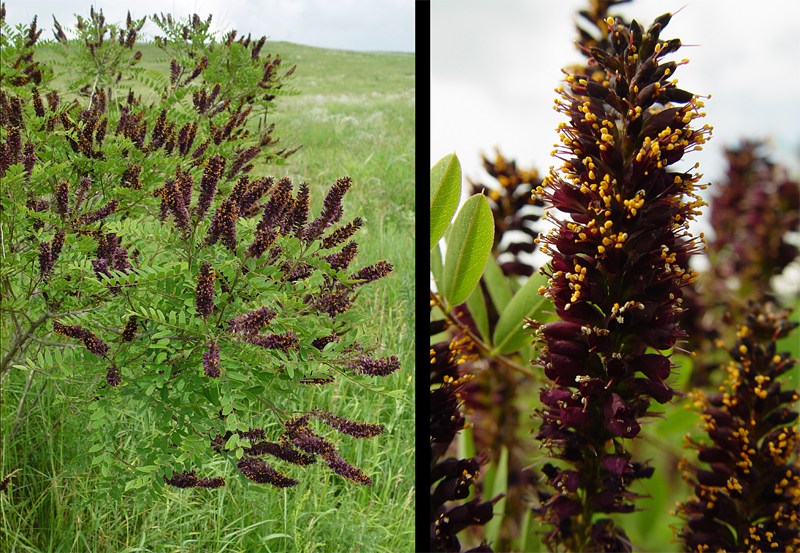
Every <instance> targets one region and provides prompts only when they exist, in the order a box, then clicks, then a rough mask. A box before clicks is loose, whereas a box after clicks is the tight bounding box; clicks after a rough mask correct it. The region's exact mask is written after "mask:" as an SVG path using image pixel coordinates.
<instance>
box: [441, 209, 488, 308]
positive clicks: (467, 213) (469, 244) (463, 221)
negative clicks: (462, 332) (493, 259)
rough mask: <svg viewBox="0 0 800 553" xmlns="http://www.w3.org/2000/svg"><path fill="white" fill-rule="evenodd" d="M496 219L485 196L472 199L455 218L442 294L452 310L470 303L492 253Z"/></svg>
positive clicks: (449, 240) (445, 263)
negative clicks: (462, 303) (465, 302)
mask: <svg viewBox="0 0 800 553" xmlns="http://www.w3.org/2000/svg"><path fill="white" fill-rule="evenodd" d="M493 241H494V217H493V216H492V208H490V207H489V202H488V201H486V198H485V197H484V196H483V195H482V194H475V195H474V196H472V197H471V198H469V199H468V200H467V201H466V202H465V203H464V205H463V206H461V210H460V211H459V212H458V215H457V216H456V220H455V222H454V223H453V227H452V230H451V231H450V238H449V239H448V241H447V253H446V254H445V260H444V278H443V282H442V285H441V289H440V291H441V292H442V294H443V295H444V298H445V300H447V304H448V306H449V307H452V306H454V305H458V304H460V303H461V302H463V301H464V300H465V299H467V298H468V297H469V295H470V293H471V292H472V289H473V288H475V285H476V284H477V283H478V280H479V279H480V278H481V274H482V273H483V268H484V267H485V266H486V259H487V258H488V257H489V252H491V251H492V242H493Z"/></svg>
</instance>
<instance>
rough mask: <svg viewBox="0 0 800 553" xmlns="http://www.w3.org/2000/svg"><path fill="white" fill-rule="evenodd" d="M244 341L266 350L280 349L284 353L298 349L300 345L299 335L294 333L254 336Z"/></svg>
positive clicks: (246, 337)
mask: <svg viewBox="0 0 800 553" xmlns="http://www.w3.org/2000/svg"><path fill="white" fill-rule="evenodd" d="M242 341H243V342H247V343H249V344H253V345H256V346H260V347H262V348H266V349H280V350H283V351H287V350H290V349H297V346H298V345H299V344H300V340H299V339H298V338H297V335H296V334H295V333H294V332H292V331H289V332H287V333H286V334H254V335H251V336H245V337H243V338H242Z"/></svg>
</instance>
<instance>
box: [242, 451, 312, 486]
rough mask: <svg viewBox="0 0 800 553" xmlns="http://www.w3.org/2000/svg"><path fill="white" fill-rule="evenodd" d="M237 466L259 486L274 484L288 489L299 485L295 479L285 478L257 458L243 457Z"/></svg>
mask: <svg viewBox="0 0 800 553" xmlns="http://www.w3.org/2000/svg"><path fill="white" fill-rule="evenodd" d="M236 466H237V467H239V470H240V471H242V474H244V475H245V476H246V477H247V478H248V479H249V480H252V481H253V482H255V483H257V484H272V485H273V486H275V487H276V488H288V487H291V486H296V485H297V484H299V482H298V481H297V480H295V479H294V478H289V477H288V476H284V475H283V474H281V473H279V472H278V471H277V470H275V469H274V468H272V467H271V466H269V465H268V464H267V463H265V462H264V461H262V460H261V459H259V458H257V457H248V456H245V457H242V458H241V459H240V460H239V463H238V464H237V465H236Z"/></svg>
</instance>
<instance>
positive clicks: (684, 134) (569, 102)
mask: <svg viewBox="0 0 800 553" xmlns="http://www.w3.org/2000/svg"><path fill="white" fill-rule="evenodd" d="M670 17H671V14H665V15H662V16H661V17H659V18H657V19H656V21H655V23H653V24H652V25H651V26H650V27H649V28H648V29H647V30H644V29H642V27H641V26H640V25H639V24H638V23H637V22H635V21H633V22H631V24H630V26H627V25H623V24H620V22H619V21H618V20H617V21H615V20H614V19H613V18H608V20H607V21H606V22H605V23H606V24H607V26H608V29H609V36H608V42H607V44H609V47H608V49H606V50H603V49H600V48H597V47H591V48H589V49H588V52H587V54H590V60H589V66H590V67H592V68H593V69H594V72H593V75H592V77H588V76H585V75H574V74H567V77H566V79H565V80H566V86H565V87H560V88H559V89H558V90H557V92H558V93H559V94H560V99H558V100H556V110H557V111H559V112H561V113H563V114H564V115H565V116H566V117H567V121H566V122H565V123H562V124H560V125H559V129H558V130H559V133H560V138H561V146H560V147H558V149H557V150H556V151H555V152H554V155H555V156H556V157H558V158H560V159H562V160H563V161H564V163H563V165H562V166H561V167H560V169H559V170H558V171H556V170H551V174H550V175H549V176H548V177H547V178H546V179H545V181H544V183H543V185H542V186H540V187H538V188H537V189H536V190H535V196H536V197H537V198H540V199H543V200H544V201H545V203H546V204H547V205H549V206H550V207H552V208H555V209H554V210H553V209H551V210H549V211H547V212H546V213H545V218H546V219H548V220H549V221H550V222H551V223H552V224H553V225H554V229H553V230H551V231H550V232H548V233H547V234H545V235H540V236H539V238H537V239H536V242H537V243H539V244H540V248H541V250H542V251H543V252H545V253H547V254H548V255H550V256H551V258H552V259H551V262H550V264H549V265H548V266H547V268H546V269H542V270H541V272H542V273H543V274H546V275H547V276H548V277H549V280H548V283H547V286H543V287H542V288H541V289H540V290H539V293H540V294H543V295H544V296H545V297H547V298H548V299H550V300H552V302H553V304H554V307H555V310H556V313H557V314H558V316H559V317H560V318H561V321H558V322H553V323H549V324H545V325H540V324H538V323H535V322H532V321H531V322H529V327H530V328H533V329H535V330H536V339H537V341H538V342H540V343H541V344H542V345H541V350H540V356H539V359H538V361H537V364H538V365H540V366H541V367H542V369H543V370H544V374H545V376H546V377H547V378H548V379H550V380H551V381H552V382H553V385H552V386H551V387H549V388H548V389H545V390H543V391H542V393H541V395H540V398H541V402H542V406H541V407H540V408H539V409H538V410H537V415H538V417H539V418H540V419H541V420H542V424H541V427H540V429H539V432H538V433H537V435H536V438H537V439H538V440H540V441H541V442H542V446H543V447H544V448H545V449H546V450H547V451H548V452H549V455H550V456H551V457H553V458H555V459H560V460H562V461H563V462H564V463H566V464H568V465H571V468H570V469H569V470H567V469H563V468H559V467H555V466H553V465H549V467H550V468H549V469H548V470H549V471H550V472H551V474H547V477H548V478H547V480H548V482H550V484H551V485H553V486H554V487H555V488H556V490H557V493H555V494H553V495H549V494H544V495H542V497H541V498H540V499H541V501H540V506H539V507H538V508H536V509H534V511H535V512H536V514H537V515H538V517H539V518H540V520H541V521H542V522H544V523H547V524H550V525H551V528H552V529H551V530H550V531H549V532H548V533H547V534H546V536H545V543H546V544H547V545H548V546H549V547H551V548H557V547H566V548H567V549H572V550H579V551H585V550H593V551H594V550H608V549H607V548H608V547H616V548H618V549H615V550H630V544H629V542H628V541H627V537H626V536H625V534H624V532H622V531H621V530H618V529H616V528H615V526H614V523H613V522H612V521H611V520H610V519H596V518H594V516H593V515H594V514H596V513H623V512H630V511H632V510H633V509H634V505H633V503H632V502H631V500H633V499H635V498H636V497H637V496H636V494H634V493H632V492H629V491H627V488H628V486H629V485H630V484H631V482H632V481H633V480H635V479H637V478H647V477H649V476H650V474H651V472H652V471H651V470H646V469H643V468H642V467H641V465H639V464H637V463H635V462H632V461H631V457H632V455H631V453H630V452H629V451H627V450H626V447H625V440H626V439H632V438H635V437H637V436H638V435H639V432H640V430H641V424H640V422H639V420H640V419H641V418H642V417H644V416H648V415H650V413H649V408H650V405H651V402H652V400H655V401H657V402H659V403H666V402H668V401H670V400H671V399H672V397H673V396H676V395H679V394H678V392H676V391H675V390H673V389H672V388H670V386H669V384H667V383H666V381H667V379H668V378H669V376H670V374H671V372H672V369H673V368H674V366H673V364H672V363H671V361H670V359H669V357H668V356H664V355H663V354H660V353H656V354H653V353H649V354H648V353H646V351H647V348H648V347H650V348H652V349H654V350H661V351H663V350H667V349H670V348H672V347H673V346H675V344H676V342H677V341H678V340H679V339H680V338H682V337H684V336H685V334H684V333H683V332H682V331H681V330H680V329H679V327H678V324H677V316H678V315H679V314H680V313H681V312H682V309H681V301H682V300H681V296H682V291H681V288H683V287H684V286H686V285H687V284H689V283H692V282H694V279H695V277H696V276H697V275H696V273H693V272H691V269H690V268H689V266H688V258H689V256H691V255H692V254H695V253H698V252H700V251H702V250H703V242H704V241H703V240H702V238H701V239H695V238H692V237H691V236H690V235H689V231H688V222H689V221H691V220H692V219H694V218H695V217H696V216H697V215H698V214H699V213H700V208H701V207H702V206H704V205H706V204H705V202H704V201H703V200H702V199H701V198H700V197H699V196H698V195H697V190H698V189H704V188H705V187H706V186H707V185H698V184H697V182H698V181H699V180H700V178H701V175H699V174H690V173H687V172H684V171H677V170H675V169H672V168H671V166H672V165H673V164H674V163H676V162H677V161H679V160H681V159H682V157H683V155H684V154H685V153H687V152H691V151H693V150H700V149H702V146H701V145H702V144H703V143H704V142H705V140H706V137H707V136H708V135H710V134H711V128H710V127H708V126H707V125H706V126H704V127H703V128H701V129H699V130H695V129H693V128H692V127H691V123H692V121H693V120H694V119H696V118H699V117H702V116H704V115H705V114H704V113H703V112H702V111H701V109H702V107H703V103H702V102H701V101H700V100H699V99H698V97H697V96H695V95H693V94H691V93H689V92H686V91H684V90H681V89H678V88H676V84H675V83H676V82H677V81H675V80H674V78H673V77H674V75H673V74H674V71H675V69H676V68H677V67H678V66H679V65H681V64H683V63H686V61H683V62H681V63H675V62H671V61H670V62H668V61H664V60H663V58H664V56H666V55H667V54H670V53H672V52H674V51H676V50H677V49H678V48H679V47H680V45H681V42H680V40H678V39H673V40H661V39H660V38H659V36H660V32H661V30H662V29H663V28H664V27H665V26H666V25H667V23H668V22H669V20H670ZM556 210H557V211H560V212H561V213H562V214H563V216H562V217H556V216H554V212H555V211H556ZM639 373H641V374H642V375H644V377H640V376H638V375H639ZM612 544H614V545H612Z"/></svg>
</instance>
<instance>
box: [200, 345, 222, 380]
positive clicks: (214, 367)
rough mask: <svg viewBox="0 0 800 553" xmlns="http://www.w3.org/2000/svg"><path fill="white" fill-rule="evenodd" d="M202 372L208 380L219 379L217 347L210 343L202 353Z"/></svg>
mask: <svg viewBox="0 0 800 553" xmlns="http://www.w3.org/2000/svg"><path fill="white" fill-rule="evenodd" d="M203 370H205V373H206V376H207V377H208V378H219V374H220V370H219V346H218V345H217V343H216V342H211V345H210V346H208V350H206V351H205V352H203Z"/></svg>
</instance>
